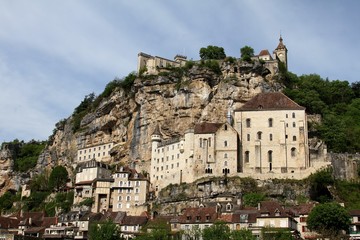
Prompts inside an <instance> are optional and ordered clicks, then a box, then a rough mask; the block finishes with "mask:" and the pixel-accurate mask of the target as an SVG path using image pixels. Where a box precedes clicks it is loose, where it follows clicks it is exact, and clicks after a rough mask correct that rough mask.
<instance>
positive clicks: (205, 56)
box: [200, 45, 226, 60]
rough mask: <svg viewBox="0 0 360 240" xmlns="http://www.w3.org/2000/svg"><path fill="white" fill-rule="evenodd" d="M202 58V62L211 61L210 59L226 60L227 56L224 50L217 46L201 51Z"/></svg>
mask: <svg viewBox="0 0 360 240" xmlns="http://www.w3.org/2000/svg"><path fill="white" fill-rule="evenodd" d="M200 58H201V59H202V60H209V59H218V60H221V59H224V58H226V54H225V51H224V48H222V47H217V46H211V45H209V46H207V47H206V48H204V47H203V48H201V49H200Z"/></svg>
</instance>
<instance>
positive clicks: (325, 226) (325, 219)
mask: <svg viewBox="0 0 360 240" xmlns="http://www.w3.org/2000/svg"><path fill="white" fill-rule="evenodd" d="M349 224H350V215H349V213H348V211H347V210H346V209H345V208H343V207H342V206H340V205H339V204H338V203H334V202H332V203H324V204H319V205H317V206H315V207H314V208H313V209H312V210H311V212H310V214H309V216H308V219H307V226H308V228H309V229H310V230H315V231H316V232H318V233H320V234H322V235H323V236H327V237H330V236H331V237H333V236H336V235H338V234H339V232H340V231H341V230H348V227H349Z"/></svg>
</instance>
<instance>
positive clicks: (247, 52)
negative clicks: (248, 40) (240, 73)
mask: <svg viewBox="0 0 360 240" xmlns="http://www.w3.org/2000/svg"><path fill="white" fill-rule="evenodd" d="M240 56H241V60H243V61H247V62H250V61H251V57H253V56H254V49H253V48H252V47H250V46H244V47H242V48H241V49H240Z"/></svg>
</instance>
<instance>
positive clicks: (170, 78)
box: [0, 62, 282, 188]
mask: <svg viewBox="0 0 360 240" xmlns="http://www.w3.org/2000/svg"><path fill="white" fill-rule="evenodd" d="M234 66H235V67H234ZM234 69H238V70H234ZM221 70H222V73H221V74H215V73H214V72H213V71H212V70H210V69H208V68H205V67H199V66H196V65H195V66H194V67H192V68H191V69H189V70H187V71H182V72H181V73H179V72H178V71H175V70H174V69H167V70H164V71H163V72H161V73H160V74H159V75H151V76H150V75H145V76H142V77H138V78H137V79H136V80H135V82H134V84H133V86H132V88H131V90H130V91H126V90H124V89H122V88H118V89H116V91H114V92H113V93H112V94H111V96H110V97H109V98H107V99H104V100H103V101H102V102H101V103H100V105H99V107H98V108H97V109H95V110H94V111H92V112H90V113H88V114H87V115H86V116H85V117H83V119H82V121H81V126H80V130H79V131H77V132H76V133H73V131H72V117H69V118H68V119H66V120H65V121H64V122H62V123H61V124H60V123H59V124H57V126H56V130H55V131H54V134H53V135H52V136H51V139H52V141H51V142H50V144H49V146H48V147H47V148H46V149H45V151H44V152H43V153H42V154H41V155H40V156H39V159H38V164H37V167H36V169H35V171H31V173H29V174H28V175H30V177H31V175H33V174H36V173H38V172H42V171H43V170H44V169H45V168H52V167H53V166H55V165H58V164H61V165H63V166H65V167H67V168H68V170H69V173H70V176H71V173H72V172H73V171H72V169H74V167H75V165H76V155H77V149H79V148H83V147H88V146H92V145H97V144H100V143H106V142H114V143H115V146H114V147H113V149H112V150H111V152H112V155H113V156H114V157H113V161H122V162H129V161H136V162H137V163H138V166H139V165H140V167H142V169H144V170H148V167H149V166H148V164H147V163H148V162H149V161H148V160H149V159H150V157H151V152H150V149H151V142H150V139H151V138H150V137H151V134H152V133H153V131H154V129H155V127H156V126H157V125H160V127H161V131H162V133H163V134H165V136H167V137H169V138H170V137H174V136H179V135H182V134H183V133H184V132H185V131H186V130H187V129H189V128H192V127H193V126H194V124H195V123H198V122H203V121H206V122H224V121H226V114H227V112H228V111H229V110H234V109H237V108H239V107H240V106H241V105H242V104H243V103H244V102H246V101H247V100H249V99H250V98H251V97H253V96H254V95H256V94H257V93H260V92H264V91H278V90H281V88H282V87H281V84H279V83H277V82H276V81H275V80H274V79H273V78H274V76H273V75H271V74H270V72H269V71H267V70H266V69H265V68H264V67H262V65H261V64H260V63H258V62H257V63H255V64H245V65H241V63H235V64H232V65H231V66H230V65H229V64H227V63H221ZM4 159H7V160H4ZM0 160H1V161H8V162H9V164H10V165H11V157H1V159H0ZM10 165H9V167H4V169H3V170H2V171H5V172H3V173H2V174H1V176H2V178H1V179H0V184H1V185H3V187H5V185H7V184H6V181H10V180H9V179H11V177H8V176H9V173H10V175H11V166H10ZM3 166H7V165H3ZM3 176H4V177H3ZM5 179H6V180H5ZM22 182H23V181H22ZM18 185H19V184H18ZM18 185H17V186H16V187H10V188H18V187H19V186H18Z"/></svg>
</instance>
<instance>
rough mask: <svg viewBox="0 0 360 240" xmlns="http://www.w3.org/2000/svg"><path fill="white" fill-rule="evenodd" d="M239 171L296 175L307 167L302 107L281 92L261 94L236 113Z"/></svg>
mask: <svg viewBox="0 0 360 240" xmlns="http://www.w3.org/2000/svg"><path fill="white" fill-rule="evenodd" d="M234 120H235V128H236V130H237V132H238V133H239V138H240V142H241V148H240V149H239V151H240V155H241V158H240V166H239V167H240V172H243V173H248V174H253V173H260V174H266V173H270V175H269V176H275V175H274V173H275V174H276V175H277V176H279V174H287V173H290V174H297V173H299V172H300V171H302V170H305V169H306V168H308V167H309V150H308V135H307V133H308V129H307V119H306V113H305V108H304V107H301V106H299V105H298V104H297V103H295V102H294V101H292V100H291V99H290V98H288V97H287V96H285V95H284V94H282V93H280V92H273V93H261V94H258V95H256V96H255V97H254V98H252V99H251V100H250V101H248V102H247V103H245V104H244V105H243V106H242V107H241V108H240V109H238V110H236V111H235V116H234Z"/></svg>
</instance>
